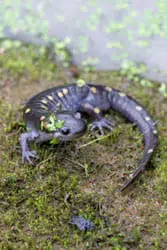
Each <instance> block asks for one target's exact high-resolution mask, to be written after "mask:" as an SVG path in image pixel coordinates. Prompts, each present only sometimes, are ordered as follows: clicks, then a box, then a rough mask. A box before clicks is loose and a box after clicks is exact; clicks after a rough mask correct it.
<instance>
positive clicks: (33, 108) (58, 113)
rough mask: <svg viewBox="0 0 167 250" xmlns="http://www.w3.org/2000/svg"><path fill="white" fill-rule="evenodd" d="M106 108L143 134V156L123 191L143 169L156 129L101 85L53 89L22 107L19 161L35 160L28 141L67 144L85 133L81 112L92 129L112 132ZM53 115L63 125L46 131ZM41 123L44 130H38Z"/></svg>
mask: <svg viewBox="0 0 167 250" xmlns="http://www.w3.org/2000/svg"><path fill="white" fill-rule="evenodd" d="M109 109H113V110H116V111H118V112H120V113H121V114H122V115H123V116H124V117H126V118H127V119H128V120H129V121H131V122H133V123H135V124H136V125H137V126H138V127H139V129H140V131H141V132H142V133H143V135H144V144H145V149H144V155H143V158H142V160H141V161H140V163H139V166H138V168H137V169H136V171H135V172H134V173H133V176H132V178H131V179H130V180H129V181H128V182H127V183H126V184H125V185H124V186H123V187H122V189H121V191H123V190H124V189H125V188H126V187H127V186H129V184H130V183H132V182H133V181H134V179H135V178H136V177H137V176H138V175H139V174H140V173H141V172H142V171H143V170H144V169H145V167H146V165H147V163H148V162H149V160H150V159H151V156H152V154H153V152H154V150H155V147H156V145H157V130H156V127H155V122H154V121H153V120H152V118H151V117H150V115H149V114H148V113H147V111H146V110H145V109H144V108H143V107H142V106H141V105H140V104H139V103H138V102H136V101H135V100H134V99H132V98H131V97H129V96H127V95H126V94H124V93H122V92H120V91H118V90H116V89H113V88H110V87H107V86H102V85H94V84H89V83H88V84H84V85H82V86H78V85H77V84H72V85H68V86H61V87H55V88H52V89H48V90H46V91H43V92H41V93H39V94H37V95H36V96H34V97H32V98H31V99H30V100H29V101H28V103H27V104H26V106H25V108H24V119H25V122H26V125H27V130H28V132H26V133H23V134H21V136H20V144H21V149H22V161H23V163H24V162H25V161H26V160H27V161H28V162H30V163H32V161H31V158H36V157H37V156H36V152H34V151H30V149H29V146H28V143H29V142H30V141H35V142H36V143H38V142H43V141H47V140H51V139H53V138H58V139H59V140H60V141H69V140H72V139H74V138H76V137H80V136H82V135H83V134H84V133H85V130H86V123H85V121H84V120H83V119H82V118H81V114H80V113H87V114H88V115H90V116H91V117H93V119H94V121H93V122H92V123H91V130H93V129H96V128H97V129H99V130H100V133H101V134H103V133H104V132H103V128H107V129H110V130H112V129H113V124H112V122H111V121H109V120H107V119H105V118H104V117H103V115H102V112H103V111H107V110H109ZM52 114H54V115H55V117H56V119H57V120H58V121H63V124H62V125H61V126H59V127H57V128H56V129H52V130H49V131H47V127H48V126H49V124H50V123H51V121H50V120H49V119H48V117H49V118H50V117H51V115H52ZM41 122H43V127H44V128H45V129H43V130H42V129H41Z"/></svg>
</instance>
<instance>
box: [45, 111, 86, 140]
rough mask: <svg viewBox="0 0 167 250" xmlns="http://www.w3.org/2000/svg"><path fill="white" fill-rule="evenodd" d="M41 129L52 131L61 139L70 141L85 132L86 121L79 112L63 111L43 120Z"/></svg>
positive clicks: (54, 136)
mask: <svg viewBox="0 0 167 250" xmlns="http://www.w3.org/2000/svg"><path fill="white" fill-rule="evenodd" d="M41 130H44V131H45V132H48V133H52V135H53V138H56V139H58V140H60V141H70V140H73V139H75V138H78V137H80V136H82V135H83V134H84V133H85V131H86V122H85V121H84V120H83V119H82V118H81V114H80V113H78V112H77V113H73V112H69V111H62V112H59V113H56V114H51V115H49V116H48V117H47V118H44V119H43V120H41Z"/></svg>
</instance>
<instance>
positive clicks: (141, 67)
mask: <svg viewBox="0 0 167 250" xmlns="http://www.w3.org/2000/svg"><path fill="white" fill-rule="evenodd" d="M146 70H147V67H146V65H145V64H142V63H141V64H136V63H135V62H133V61H128V60H125V61H124V62H123V63H122V66H121V70H120V74H121V75H122V76H124V77H127V78H128V80H130V81H133V82H139V83H140V84H141V85H142V86H147V87H152V83H151V82H150V81H149V80H146V79H142V78H141V76H140V74H143V73H145V72H146Z"/></svg>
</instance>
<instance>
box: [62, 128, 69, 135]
mask: <svg viewBox="0 0 167 250" xmlns="http://www.w3.org/2000/svg"><path fill="white" fill-rule="evenodd" d="M61 132H62V134H63V135H68V134H69V133H70V129H69V128H68V127H62V128H61Z"/></svg>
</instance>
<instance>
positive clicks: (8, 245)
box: [0, 47, 167, 250]
mask: <svg viewBox="0 0 167 250" xmlns="http://www.w3.org/2000/svg"><path fill="white" fill-rule="evenodd" d="M35 52H36V50H34V48H31V47H30V48H29V47H28V48H27V47H23V48H20V49H19V50H17V52H16V51H14V50H11V51H9V52H7V54H6V53H5V54H4V56H3V57H1V58H0V67H1V72H2V80H1V81H0V86H1V93H0V96H1V100H0V206H1V209H0V229H1V230H0V248H1V249H97V248H99V249H115V250H118V249H121V250H122V249H124V250H125V249H165V246H166V244H167V242H166V238H167V231H166V222H167V217H166V212H165V211H166V210H165V206H166V201H167V200H166V197H167V190H166V186H167V185H166V184H167V182H166V180H167V175H166V166H167V163H166V158H167V156H166V151H167V139H166V138H167V137H166V135H167V134H166V133H167V131H166V123H167V118H166V115H165V114H166V111H167V107H166V99H165V98H163V97H162V96H161V95H160V93H159V92H158V86H157V85H156V86H154V84H153V86H152V88H148V87H145V88H144V87H143V86H141V85H140V84H139V83H138V82H132V83H131V84H129V85H128V86H127V82H125V81H124V79H122V78H121V77H120V76H118V75H117V76H116V75H115V74H113V73H111V72H105V73H101V72H99V73H97V72H88V73H87V74H85V73H83V75H82V76H81V77H82V78H84V79H85V81H86V80H88V79H89V81H95V82H96V81H97V82H104V83H105V84H107V85H109V86H112V87H115V88H118V89H121V90H122V91H126V92H128V93H129V94H130V95H131V96H133V97H136V99H138V100H139V101H140V102H141V103H142V104H143V105H144V106H146V107H147V109H148V110H149V111H150V113H151V114H152V115H153V116H154V119H155V120H156V121H158V123H157V126H158V131H159V137H160V138H159V146H158V148H157V151H156V154H155V155H154V157H153V160H152V163H153V165H154V168H149V169H148V170H146V171H145V172H144V173H143V174H142V176H141V177H140V178H139V179H138V180H137V181H136V182H135V183H134V185H133V186H131V188H130V189H129V190H128V192H126V193H124V194H120V193H119V192H117V191H118V189H119V188H120V187H121V186H122V185H123V183H125V179H128V177H129V174H130V173H131V172H132V171H133V170H134V169H135V168H136V167H137V164H138V160H139V158H140V157H141V156H142V153H143V145H142V136H141V134H140V133H139V131H138V130H137V129H135V128H134V127H133V126H132V125H131V124H129V123H127V122H126V121H125V119H124V118H123V117H121V116H120V115H118V114H117V113H115V112H112V111H111V112H110V113H109V114H108V115H107V116H108V117H109V118H110V117H111V116H112V117H113V119H114V121H115V123H116V124H117V125H118V124H119V125H118V126H117V128H116V129H115V130H114V131H113V133H110V134H108V135H106V136H105V137H103V138H100V139H99V137H98V135H97V133H94V134H90V133H89V132H88V133H87V134H86V135H85V136H84V137H82V138H80V139H79V140H77V141H73V142H71V143H68V144H67V145H66V146H65V147H64V145H61V144H60V145H50V144H43V145H32V147H33V148H34V149H36V150H37V152H38V154H39V156H40V160H39V161H37V162H36V164H35V166H30V165H28V164H25V165H22V164H21V154H20V146H19V143H18V138H19V135H20V133H21V132H23V131H24V129H25V128H24V126H23V124H22V123H23V120H22V110H21V104H20V103H21V102H22V101H23V100H27V98H28V97H30V96H32V95H33V94H35V93H36V92H39V91H40V90H43V89H46V88H48V87H51V86H55V85H57V84H64V79H65V73H64V71H63V70H60V69H57V68H56V67H55V65H54V64H53V63H52V62H51V61H49V60H48V61H47V59H46V57H45V56H44V54H43V53H42V54H39V56H37V55H35ZM6 55H8V56H6ZM16 55H17V58H18V61H17V62H15V61H16ZM25 62H26V63H25ZM34 62H35V65H33V64H34ZM15 63H16V64H15ZM13 64H14V65H15V66H13ZM20 64H21V65H23V66H20ZM34 71H35V73H34V75H33V72H34ZM55 72H56V73H55ZM57 72H58V73H57ZM13 75H14V76H15V77H16V78H17V81H16V79H15V78H13V77H11V76H13ZM6 78H7V79H8V84H4V79H6ZM48 79H52V81H51V80H48ZM18 93H19V94H18ZM148 200H149V202H148ZM72 215H82V216H83V217H84V218H88V219H90V220H92V221H93V222H94V224H95V230H92V231H87V232H81V231H79V230H78V229H77V228H76V227H75V225H71V224H70V223H69V222H70V219H71V216H72Z"/></svg>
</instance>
